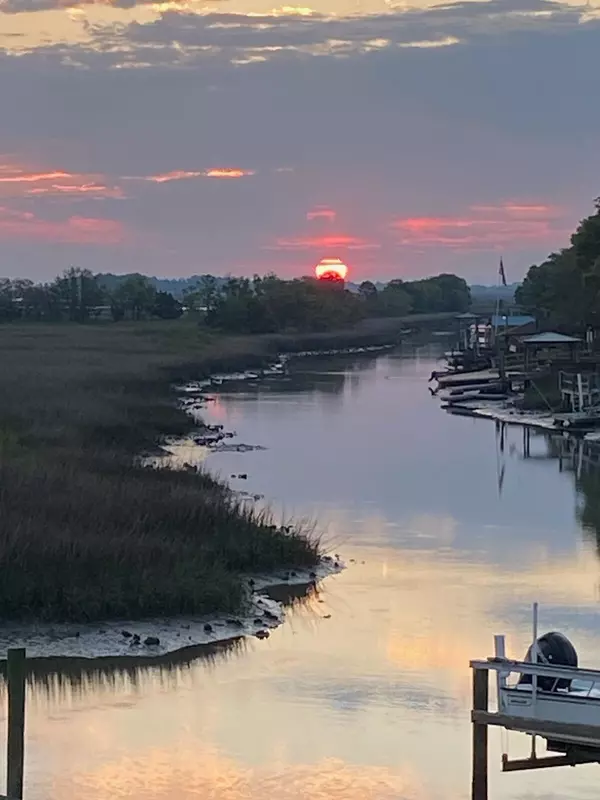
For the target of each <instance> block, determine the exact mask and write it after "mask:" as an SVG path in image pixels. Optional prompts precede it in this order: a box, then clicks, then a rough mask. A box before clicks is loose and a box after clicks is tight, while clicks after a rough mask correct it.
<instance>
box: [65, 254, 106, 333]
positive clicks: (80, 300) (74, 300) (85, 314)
mask: <svg viewBox="0 0 600 800" xmlns="http://www.w3.org/2000/svg"><path fill="white" fill-rule="evenodd" d="M52 291H53V292H55V294H56V296H57V298H58V302H59V303H60V305H61V306H62V308H63V309H64V311H65V312H66V314H67V316H68V318H69V319H70V320H71V321H73V322H85V320H86V319H89V316H90V312H91V310H92V309H93V308H94V307H95V306H99V305H102V304H103V303H104V301H105V300H106V295H105V293H104V291H103V290H102V288H101V287H100V286H99V285H98V282H97V281H96V278H95V277H94V275H93V274H92V273H91V272H90V271H89V269H79V267H71V268H70V269H67V270H65V272H63V274H62V275H61V276H60V277H59V278H57V279H56V280H55V281H54V283H53V284H52Z"/></svg>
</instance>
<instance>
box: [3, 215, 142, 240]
mask: <svg viewBox="0 0 600 800" xmlns="http://www.w3.org/2000/svg"><path fill="white" fill-rule="evenodd" d="M125 238H126V230H125V226H124V225H123V224H122V223H121V222H119V221H118V220H114V219H105V218H97V217H80V216H71V217H68V218H67V219H65V220H60V221H55V220H47V219H42V218H40V217H37V216H36V215H35V214H33V213H31V212H29V211H17V210H14V209H11V208H7V207H5V206H0V239H17V240H18V239H25V240H37V241H44V242H54V243H59V244H107V245H110V244H119V243H121V242H122V241H124V239H125Z"/></svg>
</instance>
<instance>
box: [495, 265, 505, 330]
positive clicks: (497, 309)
mask: <svg viewBox="0 0 600 800" xmlns="http://www.w3.org/2000/svg"><path fill="white" fill-rule="evenodd" d="M502 270H503V262H502V256H500V269H499V270H498V288H500V285H501V283H502ZM499 318H500V292H498V294H497V295H496V313H495V315H494V343H495V342H496V337H497V333H498V319H499Z"/></svg>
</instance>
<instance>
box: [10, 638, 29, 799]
mask: <svg viewBox="0 0 600 800" xmlns="http://www.w3.org/2000/svg"><path fill="white" fill-rule="evenodd" d="M7 678H8V740H7V749H6V794H7V795H8V797H10V798H11V800H13V798H14V800H21V798H22V797H23V767H24V757H25V648H14V649H11V650H9V651H8V653H7Z"/></svg>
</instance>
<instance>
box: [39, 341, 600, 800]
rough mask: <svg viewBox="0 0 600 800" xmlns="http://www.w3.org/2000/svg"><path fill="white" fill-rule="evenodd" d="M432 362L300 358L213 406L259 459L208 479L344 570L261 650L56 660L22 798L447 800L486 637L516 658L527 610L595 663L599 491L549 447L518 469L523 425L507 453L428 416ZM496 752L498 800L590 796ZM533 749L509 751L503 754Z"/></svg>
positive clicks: (417, 357) (455, 781)
mask: <svg viewBox="0 0 600 800" xmlns="http://www.w3.org/2000/svg"><path fill="white" fill-rule="evenodd" d="M435 355H436V351H435V349H434V347H433V346H423V347H421V348H411V347H409V346H407V347H406V348H405V349H404V351H398V352H394V353H391V354H387V355H383V356H380V357H379V358H374V357H352V358H351V357H345V358H328V359H315V358H311V359H306V360H302V361H295V362H293V373H292V375H291V376H290V378H288V379H285V380H282V379H278V380H277V379H274V380H272V381H270V382H267V383H264V384H261V385H259V386H257V387H251V386H248V385H243V384H242V385H240V386H239V387H238V389H237V390H236V391H232V390H227V392H223V393H221V394H220V395H219V397H218V399H217V402H215V403H214V404H211V405H210V406H209V408H208V410H207V417H208V418H209V420H210V421H211V422H221V423H223V424H224V425H225V426H226V428H228V429H235V430H236V431H237V433H238V439H237V441H241V442H244V443H247V444H260V445H263V446H265V447H266V448H267V449H265V450H258V451H254V452H248V453H223V454H215V455H212V456H210V457H209V459H208V464H209V465H210V466H211V467H212V468H213V469H216V470H218V471H220V472H221V474H222V475H223V476H225V477H227V478H229V476H230V475H231V474H236V475H237V474H240V473H247V475H248V479H247V480H240V479H237V478H236V479H234V480H233V481H232V482H233V484H234V485H235V487H236V488H239V489H243V490H245V491H247V492H249V493H251V494H254V493H256V494H264V495H265V496H266V498H268V499H269V500H270V502H271V505H272V506H273V508H274V509H275V511H276V513H278V514H285V515H292V514H293V515H296V516H301V517H306V518H308V519H314V520H318V524H319V527H320V529H321V530H322V531H323V532H324V533H323V535H324V540H325V542H326V543H327V544H328V546H329V547H330V549H331V550H332V551H333V552H339V553H340V554H341V555H342V556H343V558H344V559H345V561H346V562H347V564H348V568H347V569H346V570H345V571H344V572H343V573H342V574H341V575H338V576H335V577H333V578H330V579H329V580H328V581H327V582H326V583H325V585H323V587H322V589H321V591H320V592H319V594H318V595H315V596H313V597H310V598H308V599H306V600H305V601H304V602H301V603H299V604H297V605H296V606H295V608H294V609H293V610H291V611H290V613H289V618H288V621H287V623H286V624H285V625H284V626H282V627H281V628H279V629H278V630H277V631H275V632H273V633H272V635H271V638H270V639H268V640H266V641H262V642H259V641H257V640H254V639H251V640H247V641H246V642H245V643H243V644H241V645H237V646H235V647H233V648H230V649H227V648H224V649H221V650H219V651H218V652H216V653H215V654H214V656H213V657H212V658H211V659H204V658H201V657H199V656H198V655H197V654H194V653H192V654H189V655H184V656H182V657H181V658H180V659H178V660H174V661H173V663H171V662H170V661H169V660H167V661H166V662H163V663H162V664H161V665H160V666H156V667H152V666H151V665H150V666H148V665H146V666H145V667H144V668H143V669H139V670H136V669H135V668H133V667H131V666H130V665H129V667H128V668H127V669H125V668H123V669H120V670H116V669H115V668H113V666H111V662H110V661H109V662H107V663H105V664H104V665H102V666H101V668H99V669H97V670H96V671H94V672H91V671H87V672H86V671H84V672H83V673H82V672H81V671H78V670H77V668H76V667H73V668H72V669H71V670H70V673H69V670H68V663H67V662H62V663H61V662H58V664H57V665H56V670H57V673H56V672H55V674H53V675H46V677H45V678H44V677H43V676H40V677H39V678H38V679H36V683H35V685H34V687H33V689H32V690H31V692H30V696H29V706H28V721H27V724H28V729H27V740H28V750H27V764H26V775H27V795H26V796H27V798H29V800H42V799H43V800H75V799H76V798H77V800H81V799H82V798H85V800H117V799H119V800H120V799H121V798H127V799H128V800H133V799H134V798H135V800H167V799H168V800H172V799H173V798H177V800H188V799H191V798H202V800H209V799H211V800H212V799H214V800H304V798H307V799H308V798H311V799H314V800H321V799H323V800H325V798H327V800H458V798H466V797H467V796H468V794H469V785H470V725H469V708H470V692H471V689H470V674H469V668H468V663H469V659H471V658H474V657H485V656H487V655H489V654H490V652H491V649H492V635H493V634H494V633H498V632H503V633H506V634H507V644H508V651H509V654H511V655H513V656H515V657H520V656H521V655H523V654H524V652H525V649H526V647H527V645H528V644H529V637H530V605H531V603H532V602H533V601H534V600H539V601H540V604H541V627H542V628H544V629H545V628H555V629H560V630H563V631H565V632H566V633H567V634H568V635H569V636H570V637H571V638H572V639H573V641H574V642H575V644H576V646H577V647H578V650H579V653H580V658H581V661H582V663H584V664H585V665H587V666H596V667H597V666H598V665H599V664H600V615H599V614H598V576H599V564H598V552H597V539H596V534H595V531H594V527H593V521H594V519H595V516H594V502H593V487H594V485H595V484H593V483H592V488H591V489H590V487H589V486H588V485H587V484H586V478H585V477H581V479H580V480H579V481H577V480H576V477H575V475H574V474H573V472H572V471H570V470H569V469H567V468H566V466H567V465H566V464H563V470H562V471H561V470H560V469H559V461H558V460H557V459H556V458H555V457H554V455H555V453H554V450H553V449H552V447H550V446H549V444H548V442H547V440H546V439H545V438H544V437H543V436H538V437H534V438H533V439H532V442H531V458H528V459H524V458H523V450H522V433H521V431H520V430H518V429H513V430H510V431H508V433H507V438H506V442H505V447H504V451H503V452H501V451H500V448H499V446H498V442H497V439H496V432H495V428H494V425H493V423H490V422H486V421H480V420H479V421H478V420H471V419H467V418H462V417H449V416H448V415H446V414H445V413H444V412H443V411H441V410H440V408H439V402H438V401H436V400H435V399H433V398H431V397H430V396H429V393H428V392H427V377H428V376H429V374H430V372H431V370H432V369H433V368H434V367H435V366H436V361H435ZM194 455H197V453H196V454H194V453H191V452H190V453H188V454H187V457H188V458H192V457H194ZM587 480H588V481H589V480H590V478H589V476H588V478H587ZM576 484H577V485H576ZM578 486H579V490H578V488H577V487H578ZM585 492H587V497H586V494H585ZM581 514H584V515H585V518H586V520H587V527H586V528H585V529H584V528H583V527H582V525H581V524H580V523H579V522H578V516H581ZM590 520H591V521H590ZM502 744H503V742H502V737H501V735H500V734H499V733H498V732H497V731H492V732H491V748H490V750H491V767H490V782H491V786H490V800H495V799H496V798H504V799H508V798H514V800H517V798H518V800H557V799H558V798H570V799H571V800H584V799H588V798H592V797H596V796H597V788H596V781H597V777H598V776H597V773H595V772H594V769H595V768H594V767H591V766H584V767H577V768H576V769H569V770H565V769H561V770H545V771H541V772H535V773H520V774H510V775H502V774H500V754H501V752H502ZM527 747H528V745H527V742H526V741H525V740H523V741H521V738H520V737H518V736H516V735H513V736H512V737H511V738H510V739H509V754H510V756H511V757H515V756H523V755H526V753H527Z"/></svg>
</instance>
